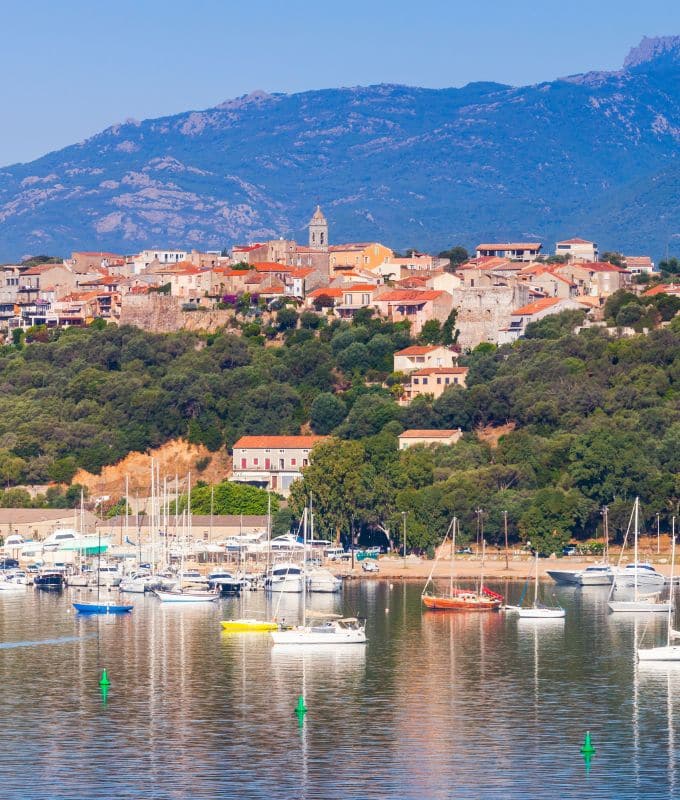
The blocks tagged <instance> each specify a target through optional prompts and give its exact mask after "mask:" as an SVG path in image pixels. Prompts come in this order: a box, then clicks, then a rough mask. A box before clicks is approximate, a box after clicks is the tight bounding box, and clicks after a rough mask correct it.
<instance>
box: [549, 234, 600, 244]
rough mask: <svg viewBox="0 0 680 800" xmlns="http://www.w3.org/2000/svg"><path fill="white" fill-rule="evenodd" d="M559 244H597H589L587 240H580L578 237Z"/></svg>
mask: <svg viewBox="0 0 680 800" xmlns="http://www.w3.org/2000/svg"><path fill="white" fill-rule="evenodd" d="M557 244H595V242H589V241H588V240H587V239H579V238H578V236H576V237H575V238H573V239H562V241H560V242H558V243H557Z"/></svg>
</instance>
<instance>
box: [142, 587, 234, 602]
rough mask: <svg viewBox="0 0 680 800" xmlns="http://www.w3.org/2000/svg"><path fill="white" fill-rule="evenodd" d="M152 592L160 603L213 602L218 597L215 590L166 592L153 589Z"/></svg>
mask: <svg viewBox="0 0 680 800" xmlns="http://www.w3.org/2000/svg"><path fill="white" fill-rule="evenodd" d="M154 594H155V595H156V597H157V598H158V599H159V600H160V601H161V602H162V603H214V602H215V600H217V599H218V597H219V594H217V593H216V592H207V591H196V592H193V591H186V590H183V591H179V590H176V591H173V592H166V591H163V590H162V589H155V590H154Z"/></svg>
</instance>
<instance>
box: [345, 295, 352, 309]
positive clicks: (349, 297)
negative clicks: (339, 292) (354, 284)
mask: <svg viewBox="0 0 680 800" xmlns="http://www.w3.org/2000/svg"><path fill="white" fill-rule="evenodd" d="M345 305H346V306H351V305H352V295H351V294H346V295H345Z"/></svg>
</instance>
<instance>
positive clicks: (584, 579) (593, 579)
mask: <svg viewBox="0 0 680 800" xmlns="http://www.w3.org/2000/svg"><path fill="white" fill-rule="evenodd" d="M613 580H614V575H613V573H611V572H610V573H607V572H601V573H592V574H587V573H586V572H585V571H584V572H582V573H581V575H580V577H579V579H578V584H579V586H611V585H612V581H613Z"/></svg>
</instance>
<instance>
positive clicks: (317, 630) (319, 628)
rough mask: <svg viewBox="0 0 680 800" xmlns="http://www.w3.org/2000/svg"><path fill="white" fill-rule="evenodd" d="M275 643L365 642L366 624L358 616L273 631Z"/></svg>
mask: <svg viewBox="0 0 680 800" xmlns="http://www.w3.org/2000/svg"><path fill="white" fill-rule="evenodd" d="M271 636H272V639H273V640H274V644H302V645H304V644H314V645H317V644H365V643H366V641H367V640H366V625H365V623H364V621H363V620H359V619H357V618H356V617H345V618H343V619H334V620H328V621H327V622H324V623H322V624H320V625H301V626H299V627H295V628H288V629H285V630H278V631H272V632H271Z"/></svg>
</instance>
